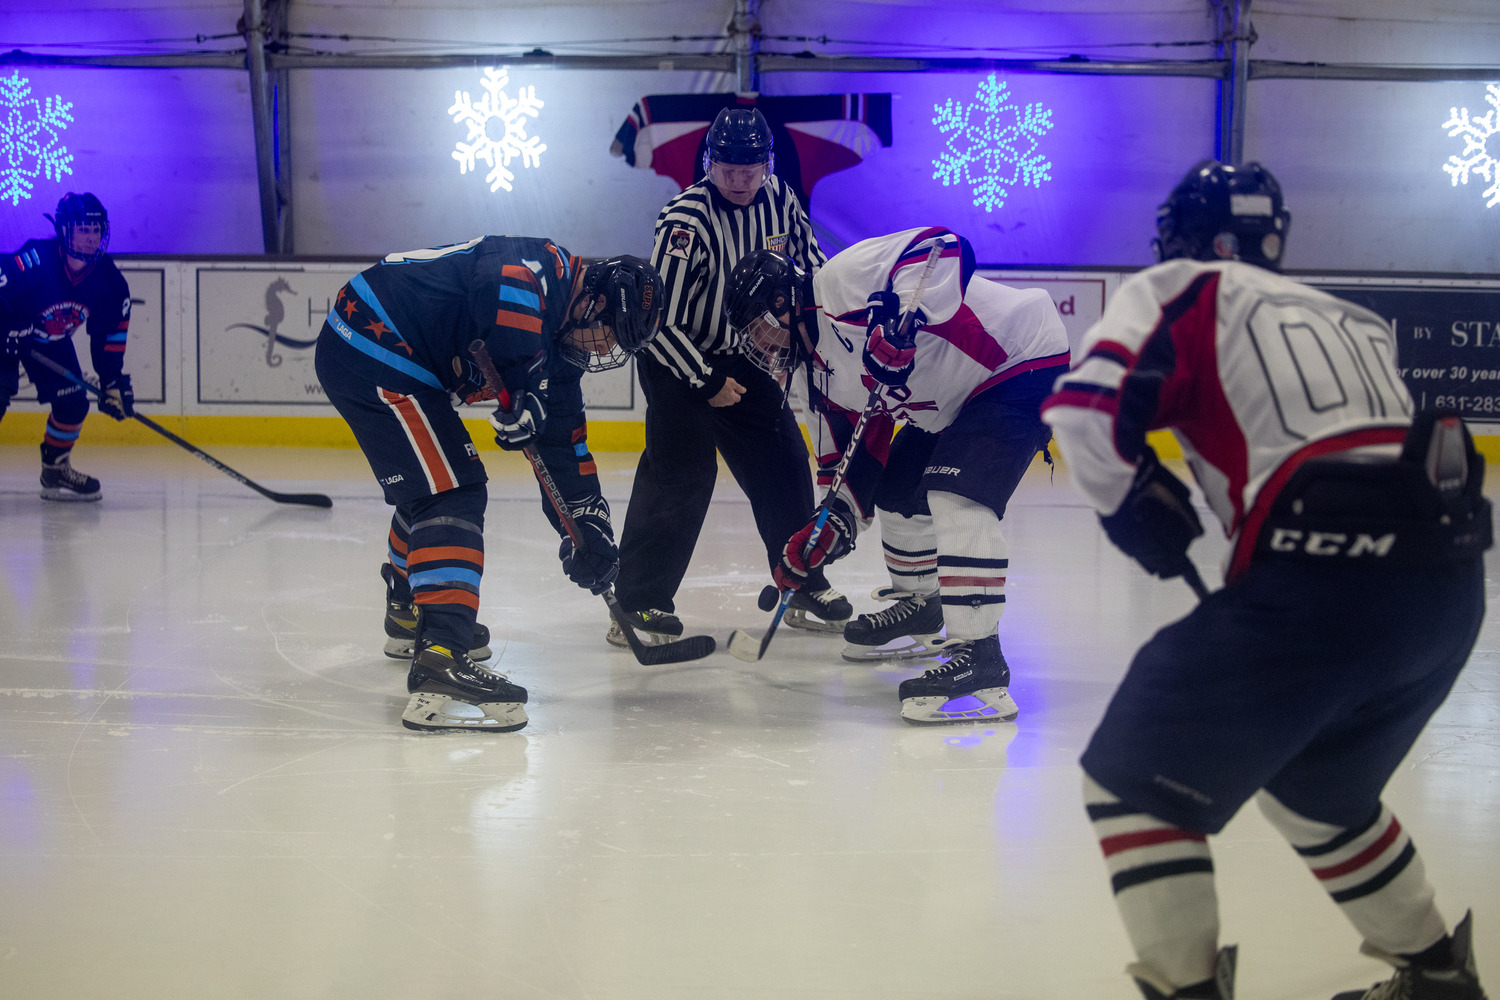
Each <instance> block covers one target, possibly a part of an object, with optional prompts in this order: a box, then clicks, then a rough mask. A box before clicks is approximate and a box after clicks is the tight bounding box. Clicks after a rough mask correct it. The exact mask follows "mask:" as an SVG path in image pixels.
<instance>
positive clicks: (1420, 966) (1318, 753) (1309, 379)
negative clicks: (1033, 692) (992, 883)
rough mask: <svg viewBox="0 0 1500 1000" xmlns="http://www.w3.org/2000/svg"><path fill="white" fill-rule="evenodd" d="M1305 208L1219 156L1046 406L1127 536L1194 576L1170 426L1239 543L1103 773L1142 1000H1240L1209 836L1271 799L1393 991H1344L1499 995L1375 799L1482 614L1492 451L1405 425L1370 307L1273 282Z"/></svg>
mask: <svg viewBox="0 0 1500 1000" xmlns="http://www.w3.org/2000/svg"><path fill="white" fill-rule="evenodd" d="M1289 224H1290V215H1289V213H1288V212H1287V211H1286V209H1285V207H1284V206H1283V204H1282V195H1281V188H1280V185H1278V184H1277V182H1276V180H1275V178H1274V177H1272V176H1271V174H1270V172H1269V171H1267V170H1266V169H1265V168H1264V167H1262V166H1261V165H1260V164H1257V163H1250V164H1245V165H1243V166H1229V165H1224V164H1220V163H1217V162H1214V161H1212V160H1209V161H1205V162H1203V163H1200V164H1198V165H1197V166H1196V167H1194V168H1193V169H1192V170H1191V171H1189V172H1188V174H1187V176H1186V177H1184V178H1183V180H1182V182H1181V183H1180V184H1179V185H1178V186H1177V187H1176V188H1175V189H1174V190H1173V191H1172V193H1171V194H1170V195H1169V197H1168V199H1167V201H1166V203H1165V204H1163V205H1162V206H1161V208H1160V209H1159V212H1158V217H1157V228H1158V233H1159V238H1158V240H1157V241H1156V244H1155V245H1156V249H1157V259H1158V261H1160V263H1159V264H1158V265H1157V266H1155V267H1152V268H1149V269H1147V270H1145V271H1143V272H1141V273H1140V274H1138V275H1135V276H1133V277H1132V278H1130V279H1129V280H1127V281H1126V282H1125V283H1124V284H1123V285H1121V287H1120V289H1119V291H1118V292H1116V293H1115V295H1114V296H1113V297H1112V299H1111V300H1110V302H1109V304H1108V306H1107V308H1106V309H1105V312H1104V315H1103V317H1102V318H1101V319H1100V320H1099V322H1098V323H1096V324H1095V325H1094V326H1093V328H1091V329H1090V330H1089V331H1088V333H1087V334H1086V335H1085V337H1084V341H1083V344H1082V347H1081V353H1082V357H1081V359H1080V360H1079V362H1078V366H1077V368H1075V369H1074V370H1073V371H1071V372H1069V373H1068V374H1066V375H1064V376H1063V377H1062V378H1060V379H1059V380H1058V383H1057V387H1056V392H1055V394H1054V395H1053V396H1051V397H1050V398H1049V399H1048V400H1047V403H1046V408H1045V410H1044V415H1045V418H1046V420H1047V421H1048V423H1050V424H1051V425H1052V427H1053V429H1054V430H1055V431H1056V432H1057V440H1058V444H1059V445H1060V447H1061V449H1062V454H1063V457H1064V459H1065V460H1066V462H1067V466H1068V469H1069V472H1070V473H1071V474H1072V477H1073V480H1074V483H1075V484H1076V485H1077V486H1078V488H1079V489H1080V490H1081V491H1082V492H1083V494H1084V495H1085V496H1086V497H1087V498H1088V499H1089V500H1090V501H1091V502H1092V503H1093V505H1094V506H1095V507H1096V508H1097V510H1098V511H1099V514H1100V520H1101V522H1102V524H1103V527H1104V529H1105V531H1106V533H1107V534H1108V536H1109V538H1110V540H1111V541H1113V542H1114V543H1115V544H1116V545H1117V546H1119V547H1120V548H1121V549H1122V550H1123V551H1124V552H1125V553H1126V554H1127V555H1130V556H1132V557H1133V558H1135V559H1136V560H1137V561H1139V562H1140V563H1141V564H1142V566H1144V567H1145V568H1146V569H1147V571H1149V572H1151V573H1153V574H1155V575H1157V576H1160V577H1163V578H1171V577H1176V576H1180V575H1184V574H1185V573H1186V572H1187V571H1188V569H1189V568H1190V567H1191V563H1190V561H1189V559H1188V556H1187V549H1188V546H1189V544H1190V543H1191V542H1192V540H1193V538H1195V537H1196V536H1197V535H1199V534H1202V531H1203V529H1202V527H1201V525H1200V524H1199V519H1198V515H1197V513H1196V512H1195V511H1194V509H1193V506H1192V504H1191V500H1190V493H1189V490H1188V488H1187V486H1185V485H1184V484H1183V483H1182V482H1180V481H1179V480H1178V479H1177V478H1176V477H1175V476H1174V475H1173V474H1172V473H1171V472H1169V471H1167V469H1166V468H1164V467H1163V466H1162V465H1161V463H1160V462H1158V461H1157V457H1156V454H1155V452H1154V451H1153V450H1152V448H1151V447H1150V446H1149V445H1148V444H1147V441H1146V434H1147V432H1148V431H1153V430H1170V431H1171V433H1172V434H1173V436H1174V437H1175V438H1176V439H1177V441H1178V442H1179V443H1180V444H1181V446H1182V449H1183V452H1184V454H1185V455H1186V458H1187V463H1188V466H1189V468H1190V469H1191V470H1192V473H1193V477H1194V478H1195V479H1196V480H1197V482H1198V485H1199V487H1200V488H1201V489H1202V491H1203V495H1204V496H1205V498H1206V499H1207V501H1208V506H1209V507H1210V508H1211V509H1212V511H1213V513H1214V515H1215V516H1216V517H1217V518H1218V519H1219V520H1220V521H1221V522H1222V523H1223V526H1224V531H1225V534H1226V535H1227V536H1228V537H1229V539H1230V540H1231V543H1232V548H1231V553H1230V556H1229V562H1228V566H1227V569H1226V573H1225V585H1224V587H1223V588H1222V589H1220V590H1218V591H1215V592H1214V593H1212V594H1209V595H1208V596H1206V597H1205V598H1204V599H1203V600H1202V602H1201V603H1200V604H1198V605H1197V607H1196V608H1195V609H1194V610H1193V611H1192V612H1191V613H1190V614H1188V615H1187V616H1186V617H1185V618H1183V619H1182V620H1181V621H1178V622H1175V623H1174V624H1172V625H1169V626H1167V627H1166V628H1164V629H1162V630H1161V631H1159V632H1158V633H1156V635H1155V636H1154V637H1152V638H1151V640H1150V641H1148V642H1147V643H1146V644H1145V645H1144V646H1143V647H1141V649H1140V650H1139V651H1138V652H1137V653H1136V655H1135V658H1134V660H1133V661H1132V662H1131V665H1130V669H1129V671H1128V672H1127V673H1126V675H1125V678H1124V680H1123V681H1122V682H1121V684H1120V687H1119V690H1118V691H1117V692H1116V693H1115V696H1114V699H1113V700H1112V702H1111V703H1110V706H1109V708H1108V710H1107V711H1106V712H1105V715H1104V718H1103V720H1102V721H1101V722H1100V724H1099V727H1098V729H1097V730H1096V731H1095V732H1094V735H1093V738H1092V739H1091V740H1090V742H1089V745H1088V747H1087V749H1086V750H1085V751H1084V754H1083V759H1082V764H1083V770H1084V778H1085V780H1084V788H1085V801H1086V804H1087V809H1088V815H1089V818H1090V820H1091V821H1092V823H1093V824H1094V829H1095V832H1096V834H1097V835H1098V837H1099V841H1100V845H1101V847H1102V848H1103V852H1104V857H1105V861H1106V866H1107V868H1108V871H1109V874H1110V880H1111V884H1112V887H1113V890H1114V894H1115V901H1116V904H1117V905H1118V907H1119V910H1120V914H1121V917H1122V918H1123V920H1124V923H1125V928H1126V930H1127V931H1128V933H1129V936H1130V939H1131V942H1132V944H1133V945H1134V948H1135V952H1136V958H1137V961H1136V962H1135V963H1134V964H1132V965H1130V966H1129V967H1128V969H1127V972H1128V973H1129V974H1130V975H1131V976H1132V977H1134V979H1135V981H1136V984H1137V986H1138V987H1139V988H1140V990H1141V992H1142V993H1143V994H1144V995H1145V996H1146V997H1147V998H1148V1000H1165V998H1189V997H1191V998H1197V1000H1232V997H1233V978H1234V964H1235V956H1236V950H1235V949H1234V948H1233V947H1228V948H1221V947H1220V946H1219V940H1218V934H1219V914H1218V902H1217V896H1216V893H1215V885H1214V866H1213V860H1212V857H1211V855H1210V851H1209V842H1208V837H1209V835H1212V834H1216V833H1218V832H1219V831H1220V830H1221V829H1222V828H1223V827H1224V825H1225V823H1227V822H1228V821H1229V819H1230V818H1231V817H1232V816H1233V815H1234V814H1235V813H1236V812H1237V811H1238V810H1239V809H1240V807H1241V806H1242V805H1244V803H1246V802H1247V801H1249V800H1250V799H1251V798H1252V797H1253V798H1255V799H1256V800H1257V803H1258V804H1259V806H1260V808H1261V811H1262V812H1263V813H1264V814H1265V816H1266V818H1267V819H1268V820H1269V821H1270V823H1271V825H1272V826H1273V827H1275V828H1276V829H1277V831H1278V832H1280V833H1281V835H1282V836H1283V837H1285V838H1286V840H1287V841H1288V842H1289V843H1290V844H1291V845H1292V847H1293V848H1294V849H1295V850H1296V853H1297V854H1298V855H1299V856H1300V857H1301V858H1302V860H1303V861H1304V862H1305V863H1306V864H1307V866H1308V868H1309V869H1310V870H1311V872H1312V874H1313V876H1314V877H1315V878H1317V880H1318V881H1319V883H1320V884H1321V885H1322V886H1323V887H1324V889H1325V890H1326V891H1327V892H1328V894H1329V895H1330V897H1331V898H1332V899H1333V901H1334V902H1335V903H1337V904H1338V906H1339V907H1340V909H1341V910H1342V912H1343V914H1344V916H1345V917H1347V918H1348V920H1349V921H1350V923H1352V924H1353V925H1354V927H1355V929H1356V930H1358V931H1359V933H1360V934H1361V935H1362V936H1363V937H1364V939H1365V945H1364V949H1363V950H1364V951H1365V952H1366V953H1367V954H1370V955H1372V956H1375V957H1377V958H1381V959H1384V960H1385V961H1388V962H1389V963H1390V964H1392V965H1394V966H1395V967H1396V968H1397V972H1396V975H1395V977H1394V978H1393V979H1391V980H1388V981H1386V982H1383V983H1379V984H1377V985H1376V986H1375V987H1373V988H1372V989H1370V990H1369V991H1363V990H1357V991H1354V992H1350V993H1341V994H1339V995H1338V997H1337V998H1336V1000H1361V998H1362V1000H1398V998H1399V1000H1484V991H1483V989H1482V988H1481V987H1480V985H1479V978H1478V974H1477V972H1476V969H1475V964H1474V955H1473V952H1472V949H1471V943H1472V930H1471V923H1470V920H1469V918H1468V917H1465V918H1464V919H1463V920H1461V921H1460V922H1459V923H1458V925H1457V926H1456V927H1455V928H1454V930H1453V932H1452V934H1449V933H1448V931H1447V926H1448V925H1447V924H1446V923H1445V922H1444V919H1443V917H1442V915H1441V914H1440V913H1439V912H1438V910H1437V907H1436V906H1435V905H1434V901H1433V898H1434V892H1433V887H1432V886H1431V885H1430V884H1429V883H1428V881H1427V878H1426V876H1425V874H1424V872H1423V867H1422V861H1421V858H1420V856H1419V855H1418V854H1417V852H1416V848H1415V846H1414V845H1413V843H1412V839H1411V836H1410V834H1409V833H1408V832H1407V831H1406V830H1404V829H1403V828H1402V826H1401V824H1400V823H1398V822H1397V821H1396V818H1395V816H1394V815H1393V814H1392V813H1391V810H1390V809H1389V808H1388V807H1386V806H1385V805H1383V804H1382V803H1381V793H1382V790H1383V789H1384V787H1385V784H1386V782H1387V781H1388V780H1389V778H1390V776H1391V774H1392V773H1393V772H1394V771H1395V769H1396V767H1397V766H1398V765H1399V764H1400V762H1401V760H1402V758H1403V757H1404V756H1405V755H1406V753H1407V751H1408V750H1409V749H1410V748H1411V746H1412V744H1413V742H1414V741H1415V740H1416V738H1417V736H1418V734H1419V733H1420V732H1421V730H1422V728H1423V726H1424V725H1425V724H1426V722H1427V720H1428V718H1429V717H1431V715H1432V713H1433V712H1434V711H1436V710H1437V707H1438V706H1439V705H1440V704H1441V703H1442V701H1443V699H1444V698H1446V697H1447V694H1448V691H1449V690H1450V689H1451V688H1452V686H1453V683H1454V681H1455V679H1456V678H1457V677H1458V674H1459V671H1460V670H1461V669H1462V667H1463V665H1464V663H1465V662H1466V660H1467V658H1468V656H1469V652H1470V650H1471V649H1472V648H1473V645H1474V641H1475V637H1476V636H1477V634H1478V631H1479V625H1480V621H1481V619H1482V617H1483V614H1484V602H1485V594H1484V566H1483V561H1482V559H1481V555H1480V554H1481V552H1482V551H1483V550H1484V549H1486V548H1488V547H1489V544H1490V534H1491V528H1490V510H1489V504H1488V502H1487V501H1485V500H1484V498H1483V496H1482V495H1481V493H1480V488H1481V482H1482V479H1483V475H1484V466H1483V461H1482V460H1481V459H1480V457H1479V456H1478V454H1477V453H1476V452H1475V450H1474V446H1473V442H1472V440H1471V439H1470V438H1469V435H1468V432H1467V430H1466V429H1465V428H1464V426H1463V422H1462V421H1461V420H1460V419H1459V418H1458V416H1457V414H1453V413H1440V412H1439V413H1434V412H1428V413H1424V414H1420V415H1418V416H1417V417H1416V418H1415V420H1414V419H1413V417H1412V401H1411V397H1410V396H1409V395H1408V393H1407V391H1406V388H1405V386H1404V385H1402V382H1401V379H1400V377H1399V376H1398V375H1397V371H1396V368H1395V356H1396V350H1395V348H1396V342H1395V336H1394V334H1393V333H1392V331H1391V329H1390V327H1389V326H1388V325H1387V324H1386V323H1385V322H1384V321H1383V320H1382V319H1381V318H1380V317H1379V316H1377V315H1375V314H1373V313H1371V312H1369V311H1367V310H1365V309H1363V308H1360V307H1359V306H1355V305H1353V304H1351V303H1348V302H1344V301H1342V300H1339V299H1336V298H1334V297H1333V296H1331V295H1327V294H1325V293H1323V292H1321V291H1317V290H1315V289H1312V288H1309V287H1307V286H1305V285H1302V284H1300V283H1298V282H1295V281H1292V280H1290V279H1288V278H1285V277H1283V276H1281V275H1280V274H1278V273H1276V272H1278V271H1279V270H1280V264H1281V256H1282V252H1283V250H1284V248H1285V241H1286V235H1287V229H1288V226H1289Z"/></svg>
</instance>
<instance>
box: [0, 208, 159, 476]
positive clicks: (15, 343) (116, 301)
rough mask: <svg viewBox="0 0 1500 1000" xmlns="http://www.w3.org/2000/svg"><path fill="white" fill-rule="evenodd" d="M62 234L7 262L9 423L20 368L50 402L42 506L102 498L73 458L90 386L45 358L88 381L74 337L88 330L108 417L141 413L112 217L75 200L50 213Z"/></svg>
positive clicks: (2, 402) (4, 375)
mask: <svg viewBox="0 0 1500 1000" xmlns="http://www.w3.org/2000/svg"><path fill="white" fill-rule="evenodd" d="M47 218H48V219H50V220H51V221H52V225H53V228H54V229H55V230H56V233H57V235H55V236H53V237H52V238H51V239H45V240H27V241H26V245H25V246H23V247H21V249H20V250H18V251H16V252H15V253H14V254H10V255H8V256H6V257H4V258H0V336H3V337H4V346H3V348H0V418H3V417H4V416H5V411H6V408H7V407H9V406H10V400H11V397H12V396H14V395H15V394H16V391H17V390H18V389H19V388H20V384H21V383H20V371H19V368H18V365H19V366H20V367H24V368H25V369H26V377H27V378H29V379H31V384H32V385H33V386H35V387H36V394H37V400H38V401H39V402H42V403H50V404H51V405H52V412H51V413H50V414H48V416H47V425H46V429H45V431H44V432H43V437H42V446H41V447H42V476H41V482H42V499H44V500H84V501H88V500H98V499H99V498H100V497H101V496H102V495H103V494H102V493H101V492H100V489H99V480H97V479H95V478H94V477H93V476H86V475H84V474H83V473H82V472H79V471H78V470H77V469H75V468H73V466H72V463H71V462H70V461H69V457H70V456H71V454H72V452H73V446H74V445H75V444H77V443H78V434H79V432H80V431H81V430H82V429H83V421H84V419H85V418H86V417H87V416H88V412H89V398H88V395H87V393H86V392H85V391H84V388H83V386H82V385H79V384H78V383H77V382H73V381H70V380H68V379H67V378H65V377H63V376H62V375H59V374H58V373H57V372H54V371H53V370H52V369H50V368H48V367H47V366H46V365H44V364H42V363H41V362H39V361H37V360H36V359H35V357H34V355H40V356H41V357H44V358H47V359H48V360H50V361H53V362H55V363H56V364H58V365H61V366H62V367H63V368H66V369H67V370H68V371H70V372H72V373H73V374H74V375H77V376H78V377H80V378H82V376H83V369H82V367H80V365H79V363H78V352H77V350H76V349H75V348H74V346H73V334H74V332H75V331H77V330H78V329H79V328H81V327H82V328H86V329H87V330H88V334H89V357H90V359H91V360H92V361H93V365H94V371H95V372H96V373H98V376H99V388H100V394H99V403H98V405H99V412H101V413H104V414H107V415H109V416H111V417H114V418H115V419H116V420H124V419H125V418H127V417H129V416H131V415H133V414H134V413H135V392H134V390H133V389H132V388H131V385H130V376H129V375H127V374H125V371H124V366H125V340H126V335H127V332H128V330H129V327H130V286H129V285H127V284H126V283H125V277H124V276H123V275H122V274H120V269H119V268H117V267H116V266H115V262H114V261H113V260H111V259H110V257H109V255H108V254H107V253H106V252H105V251H106V249H107V248H108V246H109V216H108V214H107V213H106V212H105V211H104V205H103V204H101V203H100V201H99V199H98V198H96V197H94V196H93V195H92V194H88V193H84V194H72V193H69V194H66V195H63V197H62V200H61V201H59V202H58V203H57V215H56V216H55V217H54V216H48V217H47Z"/></svg>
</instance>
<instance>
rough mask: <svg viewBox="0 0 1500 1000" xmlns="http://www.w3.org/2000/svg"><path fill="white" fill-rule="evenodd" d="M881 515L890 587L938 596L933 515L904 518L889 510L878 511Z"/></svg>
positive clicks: (881, 540)
mask: <svg viewBox="0 0 1500 1000" xmlns="http://www.w3.org/2000/svg"><path fill="white" fill-rule="evenodd" d="M878 514H879V516H880V545H881V547H882V548H883V549H884V551H885V568H886V570H887V571H888V572H889V573H890V574H891V585H892V586H893V587H895V588H896V589H897V590H904V591H906V592H907V593H909V594H922V595H924V596H925V595H927V594H931V593H935V592H936V591H937V536H935V535H934V534H933V532H932V515H931V514H917V515H915V516H912V517H905V516H903V515H901V514H897V513H896V512H894V511H889V510H879V511H878Z"/></svg>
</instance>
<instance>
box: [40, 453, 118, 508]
mask: <svg viewBox="0 0 1500 1000" xmlns="http://www.w3.org/2000/svg"><path fill="white" fill-rule="evenodd" d="M103 495H104V494H102V493H100V492H99V480H97V479H95V478H94V477H93V476H86V475H84V474H83V473H81V472H79V471H78V470H77V469H75V468H73V466H72V465H71V464H70V463H69V462H68V456H66V455H64V456H63V457H62V458H59V459H58V460H57V462H56V463H55V464H53V465H48V464H47V463H45V462H43V463H42V499H43V500H64V501H75V502H76V501H80V500H82V501H91V500H98V499H99V498H100V497H102V496H103Z"/></svg>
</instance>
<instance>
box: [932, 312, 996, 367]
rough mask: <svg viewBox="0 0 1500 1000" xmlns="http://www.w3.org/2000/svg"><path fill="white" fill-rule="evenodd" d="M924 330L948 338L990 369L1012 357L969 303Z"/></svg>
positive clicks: (949, 341) (948, 340)
mask: <svg viewBox="0 0 1500 1000" xmlns="http://www.w3.org/2000/svg"><path fill="white" fill-rule="evenodd" d="M922 330H923V332H925V333H930V334H932V335H933V336H934V337H940V338H942V339H943V340H946V341H947V342H948V343H950V344H952V345H953V346H954V347H956V348H958V349H959V350H960V351H963V352H964V354H966V355H968V356H969V357H970V358H973V359H974V360H975V361H977V362H978V363H979V364H980V365H982V366H984V367H985V368H988V369H989V370H990V371H994V370H995V369H996V368H999V367H1000V366H1001V365H1003V364H1005V362H1006V359H1007V358H1009V357H1010V355H1008V354H1006V353H1005V348H1003V347H1001V346H1000V345H999V344H997V343H995V338H994V337H991V336H990V335H989V333H988V332H986V331H985V329H984V324H983V323H981V322H980V321H979V317H978V316H975V315H974V310H972V309H970V308H969V307H968V306H967V305H960V306H959V307H958V312H956V313H954V314H953V318H952V319H950V320H947V321H945V322H942V323H939V324H937V325H935V326H924V327H923V328H922Z"/></svg>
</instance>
